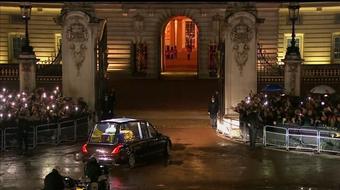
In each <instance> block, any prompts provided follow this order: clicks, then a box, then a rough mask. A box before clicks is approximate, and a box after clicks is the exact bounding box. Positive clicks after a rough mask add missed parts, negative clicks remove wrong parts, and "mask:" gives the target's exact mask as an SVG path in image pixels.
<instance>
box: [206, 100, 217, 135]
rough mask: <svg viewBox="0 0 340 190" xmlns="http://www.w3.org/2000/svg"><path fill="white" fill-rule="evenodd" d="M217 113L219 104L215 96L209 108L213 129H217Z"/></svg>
mask: <svg viewBox="0 0 340 190" xmlns="http://www.w3.org/2000/svg"><path fill="white" fill-rule="evenodd" d="M217 113H218V104H217V102H216V101H215V96H212V97H211V99H210V102H209V106H208V114H209V116H210V124H211V127H212V128H213V129H216V128H217Z"/></svg>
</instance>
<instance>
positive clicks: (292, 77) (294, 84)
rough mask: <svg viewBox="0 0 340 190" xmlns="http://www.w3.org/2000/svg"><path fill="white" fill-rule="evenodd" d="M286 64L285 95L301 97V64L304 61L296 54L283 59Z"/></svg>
mask: <svg viewBox="0 0 340 190" xmlns="http://www.w3.org/2000/svg"><path fill="white" fill-rule="evenodd" d="M282 61H283V62H284V63H285V78H284V88H285V93H287V94H289V95H292V96H300V93H301V91H300V90H301V63H302V62H303V59H301V58H300V56H299V55H297V54H295V53H290V54H287V55H286V56H285V59H282Z"/></svg>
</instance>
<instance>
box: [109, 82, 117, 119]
mask: <svg viewBox="0 0 340 190" xmlns="http://www.w3.org/2000/svg"><path fill="white" fill-rule="evenodd" d="M115 103H116V91H115V90H114V89H113V88H112V89H111V91H110V94H109V96H108V104H109V105H108V106H109V109H108V110H109V115H110V117H113V116H114V115H115V114H114V107H115Z"/></svg>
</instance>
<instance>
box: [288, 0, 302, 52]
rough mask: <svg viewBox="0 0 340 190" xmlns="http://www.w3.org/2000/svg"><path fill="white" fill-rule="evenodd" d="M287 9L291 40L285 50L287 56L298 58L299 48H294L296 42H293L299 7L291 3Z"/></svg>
mask: <svg viewBox="0 0 340 190" xmlns="http://www.w3.org/2000/svg"><path fill="white" fill-rule="evenodd" d="M288 9H289V19H290V21H291V22H292V40H291V46H290V47H288V48H287V54H291V53H294V54H296V55H297V56H298V57H300V50H299V47H296V46H295V44H296V41H295V22H296V21H297V20H298V18H299V9H300V5H299V4H298V3H295V2H292V3H290V4H289V6H288Z"/></svg>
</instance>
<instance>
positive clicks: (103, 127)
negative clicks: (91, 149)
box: [90, 123, 117, 143]
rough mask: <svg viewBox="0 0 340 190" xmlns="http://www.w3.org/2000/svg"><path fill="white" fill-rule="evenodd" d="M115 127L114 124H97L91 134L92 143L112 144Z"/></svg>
mask: <svg viewBox="0 0 340 190" xmlns="http://www.w3.org/2000/svg"><path fill="white" fill-rule="evenodd" d="M116 132H117V125H116V124H114V123H98V124H97V125H96V126H95V127H94V130H93V132H92V134H91V139H90V142H92V143H114V141H115V137H116Z"/></svg>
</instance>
